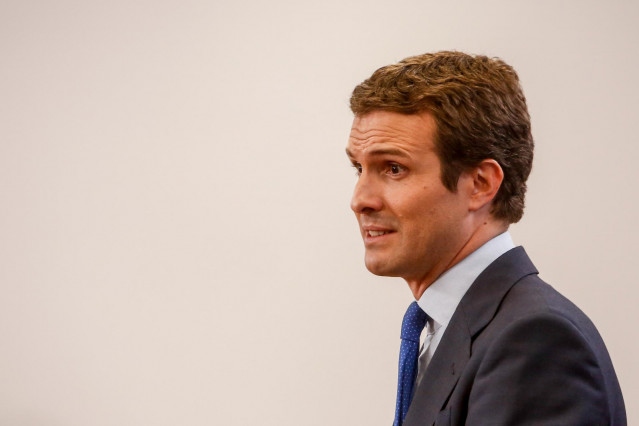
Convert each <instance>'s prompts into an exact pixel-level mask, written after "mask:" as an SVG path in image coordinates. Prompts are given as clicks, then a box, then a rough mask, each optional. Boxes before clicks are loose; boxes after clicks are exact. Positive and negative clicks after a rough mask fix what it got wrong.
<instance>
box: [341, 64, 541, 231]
mask: <svg viewBox="0 0 639 426" xmlns="http://www.w3.org/2000/svg"><path fill="white" fill-rule="evenodd" d="M350 105H351V110H352V111H353V113H354V114H355V115H356V116H363V115H366V114H367V113H369V112H372V111H379V110H382V111H394V112H399V113H403V114H416V113H420V112H423V111H428V112H429V113H431V114H432V115H433V117H434V119H435V122H436V125H437V130H436V135H435V141H434V142H435V149H436V152H437V155H438V157H439V160H440V162H441V164H442V174H441V180H442V183H443V184H444V186H445V187H446V188H447V189H448V190H449V191H452V192H455V191H456V189H457V182H458V180H459V176H460V175H461V173H462V172H463V171H464V170H467V169H469V168H472V167H474V166H476V165H478V164H479V163H480V162H481V161H482V160H485V159H494V160H495V161H497V163H499V165H500V166H501V168H502V170H503V171H504V180H503V182H502V184H501V187H500V188H499V191H498V192H497V195H496V196H495V198H494V200H493V204H492V210H491V213H492V214H493V216H494V217H495V218H497V219H501V220H505V221H507V222H508V223H515V222H518V221H519V220H520V219H521V217H522V215H523V212H524V198H525V194H526V180H527V179H528V175H529V174H530V170H531V169H532V160H533V149H534V142H533V138H532V133H531V128H530V115H529V114H528V108H527V107H526V98H525V97H524V94H523V91H522V89H521V86H520V84H519V77H518V76H517V73H516V72H515V70H514V69H513V68H512V67H511V66H510V65H508V64H506V63H505V62H504V61H502V60H501V59H499V58H489V57H487V56H481V55H468V54H465V53H461V52H452V51H445V52H437V53H427V54H424V55H418V56H412V57H409V58H406V59H404V60H402V61H400V62H398V63H397V64H394V65H388V66H385V67H382V68H380V69H378V70H377V71H375V72H374V73H373V75H372V76H371V77H370V78H368V79H367V80H365V81H364V82H363V83H361V84H360V85H358V86H357V87H356V88H355V90H353V94H352V96H351V100H350Z"/></svg>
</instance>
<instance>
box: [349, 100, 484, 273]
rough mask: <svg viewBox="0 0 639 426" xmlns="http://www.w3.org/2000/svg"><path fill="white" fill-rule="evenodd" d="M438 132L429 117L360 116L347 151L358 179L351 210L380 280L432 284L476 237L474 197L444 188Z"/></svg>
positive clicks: (369, 263)
mask: <svg viewBox="0 0 639 426" xmlns="http://www.w3.org/2000/svg"><path fill="white" fill-rule="evenodd" d="M435 128H436V124H435V121H434V119H433V117H432V116H431V115H430V114H429V113H420V114H413V115H404V114H399V113H394V112H388V111H374V112H371V113H369V114H366V115H364V116H358V117H355V120H354V122H353V127H352V129H351V134H350V137H349V141H348V146H347V153H348V155H349V157H350V160H351V162H352V163H353V166H355V168H356V169H357V171H358V175H359V177H358V181H357V184H356V185H355V191H354V193H353V199H352V201H351V208H352V209H353V211H354V212H355V216H357V220H358V222H359V226H360V231H361V233H362V238H363V239H364V245H365V247H366V256H365V262H366V267H367V268H368V270H369V271H371V272H372V273H374V274H376V275H385V276H399V277H403V278H405V279H406V280H425V279H433V280H434V279H435V278H437V276H439V275H440V274H441V273H442V272H443V271H445V270H446V269H448V268H449V267H450V264H451V262H452V261H453V259H454V258H455V256H456V255H457V254H458V253H459V251H460V250H461V248H462V247H463V246H464V244H465V243H466V242H467V241H468V240H469V239H470V237H471V234H472V231H471V227H470V223H469V221H468V220H467V218H468V211H469V210H468V198H469V194H468V193H467V191H457V192H455V193H453V192H450V191H449V190H447V189H446V188H445V187H444V185H443V184H442V182H441V178H440V176H441V164H440V161H439V158H438V157H437V155H436V153H435V146H434V136H435ZM463 178H465V177H464V175H462V179H463ZM431 275H433V276H432V277H431Z"/></svg>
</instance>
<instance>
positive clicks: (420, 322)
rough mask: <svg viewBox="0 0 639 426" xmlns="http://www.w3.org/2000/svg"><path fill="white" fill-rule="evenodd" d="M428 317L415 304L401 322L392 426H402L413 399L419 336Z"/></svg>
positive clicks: (414, 303)
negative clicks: (400, 340)
mask: <svg viewBox="0 0 639 426" xmlns="http://www.w3.org/2000/svg"><path fill="white" fill-rule="evenodd" d="M427 319H428V315H426V313H425V312H424V311H422V309H421V308H420V307H419V305H418V304H417V302H413V303H411V304H410V306H409V307H408V309H407V310H406V314H404V321H402V345H401V346H400V349H399V378H398V379H397V405H396V407H395V421H394V422H393V426H402V423H403V422H404V417H406V413H407V412H408V407H410V402H411V400H412V399H413V386H414V385H415V376H416V375H417V356H418V355H419V336H420V335H421V334H422V330H423V329H424V326H425V325H426V320H427Z"/></svg>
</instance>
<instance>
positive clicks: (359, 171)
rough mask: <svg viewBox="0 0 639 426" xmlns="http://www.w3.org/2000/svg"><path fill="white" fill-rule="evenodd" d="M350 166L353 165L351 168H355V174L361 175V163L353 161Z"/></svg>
mask: <svg viewBox="0 0 639 426" xmlns="http://www.w3.org/2000/svg"><path fill="white" fill-rule="evenodd" d="M352 166H353V168H354V169H355V174H356V175H357V176H359V175H361V174H362V165H361V164H359V163H353V164H352Z"/></svg>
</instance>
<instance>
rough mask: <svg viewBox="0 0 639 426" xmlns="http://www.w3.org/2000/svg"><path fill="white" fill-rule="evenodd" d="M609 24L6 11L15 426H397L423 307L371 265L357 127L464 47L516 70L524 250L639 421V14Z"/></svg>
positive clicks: (170, 2)
mask: <svg viewBox="0 0 639 426" xmlns="http://www.w3.org/2000/svg"><path fill="white" fill-rule="evenodd" d="M453 3H454V4H453ZM479 3H481V5H480V4H479ZM604 3H605V2H603V1H597V2H595V1H577V0H575V1H564V2H555V1H552V2H551V1H538V2H511V1H507V0H503V1H502V0H495V1H485V2H475V1H466V2H444V1H437V2H426V1H408V0H404V1H401V0H400V1H393V2H391V1H379V2H375V1H373V2H371V1H370V0H366V1H364V0H357V1H333V0H329V1H325V2H317V1H315V2H299V1H292V0H291V1H288V2H282V1H276V2H262V1H257V0H252V1H248V2H230V1H227V2H224V4H222V3H221V2H219V1H217V2H216V1H195V0H181V1H177V0H166V1H151V0H142V1H124V0H114V1H111V2H97V1H80V0H74V1H28V0H27V1H23V0H20V1H18V0H4V1H3V2H2V3H0V54H1V56H0V58H1V59H0V60H1V66H0V200H1V203H2V205H1V208H0V259H1V260H0V286H1V287H0V289H1V293H0V342H1V343H0V424H2V425H48V426H58V425H59V426H62V425H64V426H69V425H78V426H80V425H82V426H86V425H96V426H99V425H119V426H123V425H176V424H183V425H266V426H267V425H273V426H276V425H277V426H286V425H301V424H303V425H328V424H331V425H342V424H360V425H385V424H389V423H390V422H391V419H392V416H393V410H394V398H395V381H396V362H397V361H396V357H397V349H398V335H399V326H400V321H401V316H402V313H403V311H404V309H405V306H406V305H407V303H409V301H410V297H411V296H410V292H409V291H408V288H407V287H406V285H405V284H404V283H403V282H402V281H401V280H396V279H383V278H376V277H373V276H371V275H370V274H368V272H366V270H365V268H364V266H363V261H362V256H363V248H362V244H361V241H360V238H359V236H358V232H357V230H356V223H355V219H354V217H353V215H352V213H351V212H350V211H349V208H348V202H349V198H350V193H351V189H352V186H353V184H354V181H355V180H354V179H355V178H354V174H353V172H352V171H351V169H350V168H349V166H348V162H347V160H346V157H345V155H344V153H343V149H344V146H345V143H346V136H347V134H348V130H349V127H350V121H351V115H350V112H349V110H348V107H347V103H348V97H349V94H350V91H351V90H352V88H353V87H354V85H355V84H357V83H359V82H360V81H361V80H362V79H364V78H365V77H367V76H368V75H369V74H370V73H371V72H372V71H373V70H374V69H375V68H377V67H379V66H382V65H385V64H388V63H390V62H394V61H396V60H399V59H401V58H403V57H405V56H408V55H412V54H417V53H422V52H426V51H434V50H442V49H458V50H466V51H470V52H475V53H485V54H489V55H495V56H500V57H502V58H503V59H505V60H506V61H508V62H510V63H511V64H512V65H514V66H515V68H516V69H517V70H518V71H519V73H520V76H521V79H522V82H523V85H524V89H525V91H526V93H527V96H528V100H529V105H530V111H531V114H532V119H533V131H534V135H535V137H536V142H537V150H536V160H535V161H536V163H535V167H534V170H533V175H532V177H531V180H530V185H529V187H530V190H529V191H530V192H529V197H528V209H527V214H526V216H525V218H524V220H523V221H522V222H521V223H520V224H518V225H517V226H516V227H514V229H513V230H512V232H513V235H514V238H515V240H516V242H517V243H519V244H523V245H524V246H525V247H526V248H527V250H528V251H529V253H530V254H531V256H532V257H533V259H534V260H535V262H536V264H537V266H538V268H539V269H540V270H541V271H542V277H544V278H545V279H547V280H548V281H550V282H551V283H552V284H553V285H554V286H555V287H556V288H557V289H559V290H560V291H562V292H563V293H564V294H565V295H567V296H568V297H570V298H571V299H573V300H574V301H575V302H576V303H577V304H578V305H579V306H581V307H582V308H583V310H585V311H586V312H587V313H588V314H589V315H590V316H591V318H592V319H593V321H594V322H595V323H596V324H597V325H598V327H599V330H600V331H601V333H602V335H603V337H604V339H605V341H606V342H607V344H608V347H609V350H610V352H611V355H612V358H613V361H614V363H615V366H616V368H617V373H618V375H619V379H620V382H621V386H622V388H623V391H624V393H625V399H626V404H627V408H628V414H629V417H630V423H631V424H632V423H636V422H639V407H638V406H637V404H636V402H635V401H638V400H639V372H638V371H639V370H638V369H637V368H636V366H635V364H636V359H637V357H638V356H639V344H638V338H639V336H638V335H637V331H636V329H637V327H636V324H637V321H638V320H639V318H638V317H639V315H638V314H637V296H638V290H637V285H638V284H639V282H638V280H637V277H636V276H637V274H636V272H635V267H636V265H635V264H636V263H637V253H638V250H637V245H636V241H637V240H638V239H639V227H638V225H637V218H636V217H637V211H638V209H639V201H638V191H637V183H638V182H639V172H638V171H637V161H638V157H639V148H638V142H639V141H638V140H637V139H638V137H637V131H636V125H637V117H639V83H637V79H636V76H637V75H639V50H638V49H637V44H638V42H639V29H638V28H639V27H638V26H637V22H638V20H639V7H638V6H637V3H636V2H630V1H628V2H622V1H617V2H606V4H605V5H604Z"/></svg>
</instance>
